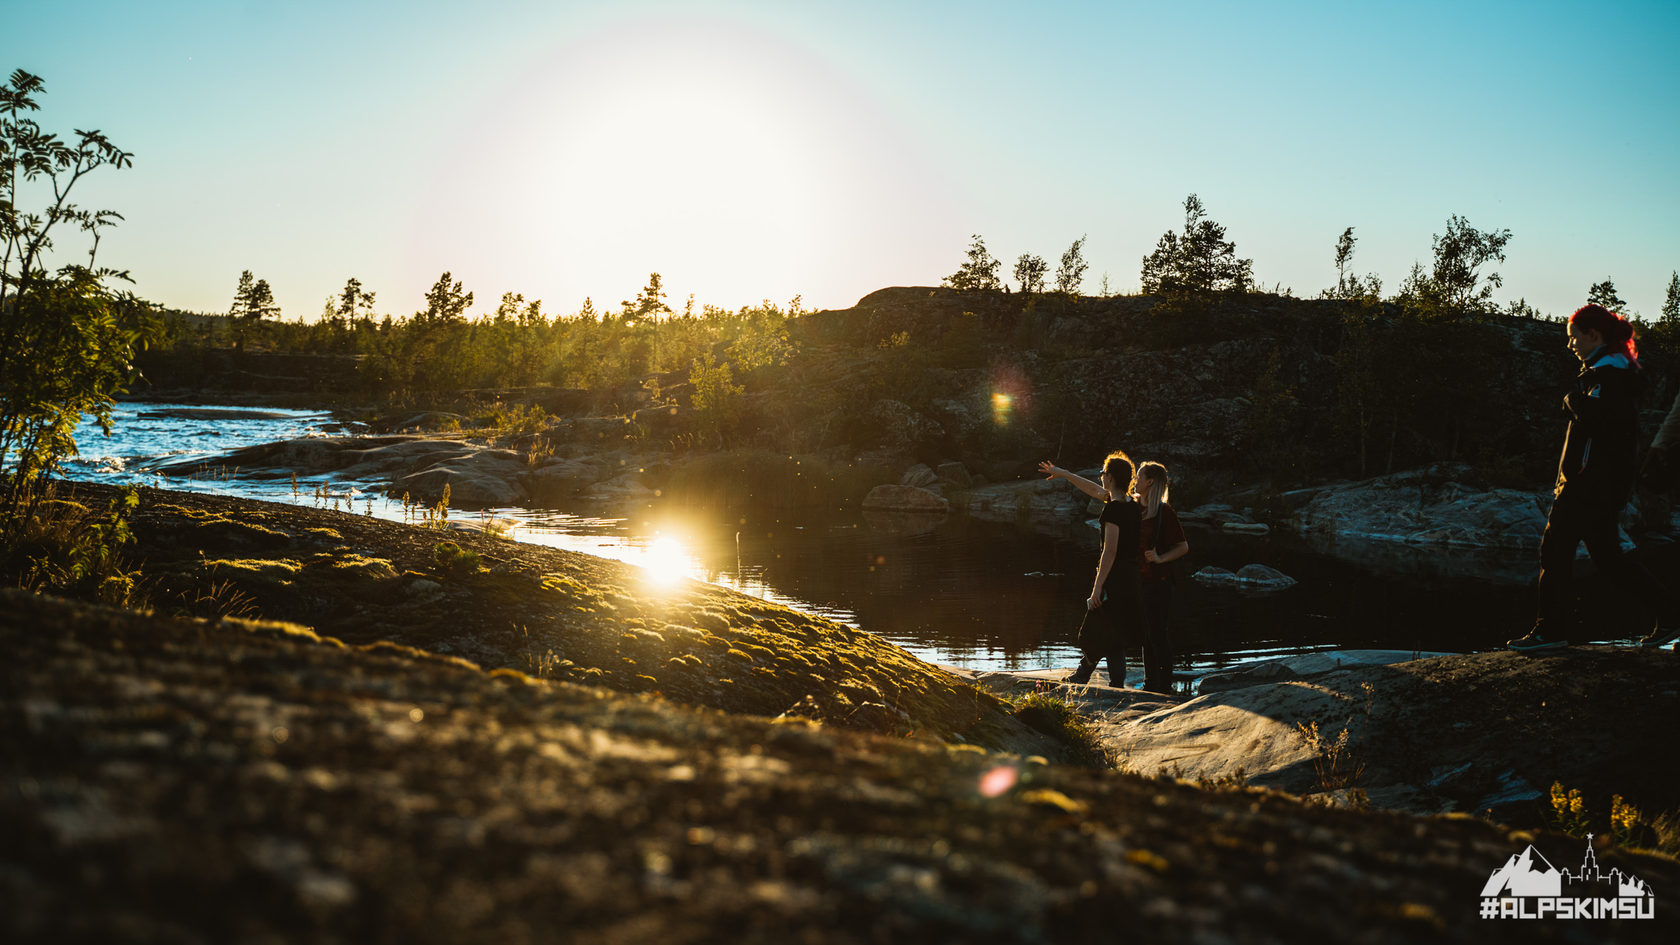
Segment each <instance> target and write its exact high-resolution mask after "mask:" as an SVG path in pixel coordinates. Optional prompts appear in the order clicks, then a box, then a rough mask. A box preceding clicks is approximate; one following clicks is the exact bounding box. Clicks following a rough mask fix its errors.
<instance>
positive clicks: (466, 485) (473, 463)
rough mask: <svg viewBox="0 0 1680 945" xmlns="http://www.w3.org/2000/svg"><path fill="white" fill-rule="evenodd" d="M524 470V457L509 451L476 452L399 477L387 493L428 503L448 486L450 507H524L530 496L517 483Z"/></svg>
mask: <svg viewBox="0 0 1680 945" xmlns="http://www.w3.org/2000/svg"><path fill="white" fill-rule="evenodd" d="M527 468H528V467H527V464H526V462H525V459H524V457H522V456H520V455H519V454H517V453H514V452H512V451H511V450H479V451H478V452H475V453H471V454H468V455H466V456H462V457H458V458H455V459H451V460H447V461H445V462H442V463H438V464H436V465H434V466H429V467H427V468H426V469H423V470H421V471H420V472H416V473H410V474H408V475H406V476H402V477H399V478H398V479H396V480H395V481H393V482H392V483H391V486H390V489H389V490H387V491H388V493H389V494H390V495H393V496H400V495H403V494H404V493H407V494H408V495H409V496H410V497H411V498H413V499H416V500H419V501H420V502H422V503H424V504H430V503H433V502H436V501H438V500H439V499H441V498H442V497H443V489H444V486H448V487H449V502H450V505H452V506H456V505H458V506H462V507H468V508H475V507H476V508H489V507H502V506H511V505H524V504H526V503H527V502H528V501H529V500H530V493H529V492H527V491H526V489H525V486H524V485H523V484H522V483H521V481H520V480H521V477H522V476H523V475H524V474H525V472H526V471H527Z"/></svg>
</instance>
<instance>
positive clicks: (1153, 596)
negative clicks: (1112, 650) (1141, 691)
mask: <svg viewBox="0 0 1680 945" xmlns="http://www.w3.org/2000/svg"><path fill="white" fill-rule="evenodd" d="M1142 596H1143V688H1145V689H1148V690H1149V691H1150V692H1172V678H1173V677H1172V667H1173V647H1172V635H1171V634H1170V633H1169V632H1168V630H1167V614H1168V613H1169V611H1170V610H1171V609H1172V582H1171V581H1144V582H1143V595H1142Z"/></svg>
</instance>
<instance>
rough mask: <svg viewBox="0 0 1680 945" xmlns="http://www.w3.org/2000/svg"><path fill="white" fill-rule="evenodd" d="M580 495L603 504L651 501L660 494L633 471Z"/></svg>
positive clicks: (587, 487) (584, 491)
mask: <svg viewBox="0 0 1680 945" xmlns="http://www.w3.org/2000/svg"><path fill="white" fill-rule="evenodd" d="M578 495H579V497H580V498H584V499H594V500H596V501H602V502H626V501H629V502H639V501H643V500H646V499H651V498H653V497H654V496H656V495H658V493H657V492H656V491H655V490H654V489H653V488H652V487H650V486H648V485H647V484H646V483H644V482H642V474H641V473H640V472H636V471H634V470H632V471H630V472H625V473H620V474H619V475H617V476H614V477H613V478H611V479H605V480H602V481H601V482H597V483H595V484H594V485H590V486H586V487H584V489H583V490H582V491H581V492H579V493H578Z"/></svg>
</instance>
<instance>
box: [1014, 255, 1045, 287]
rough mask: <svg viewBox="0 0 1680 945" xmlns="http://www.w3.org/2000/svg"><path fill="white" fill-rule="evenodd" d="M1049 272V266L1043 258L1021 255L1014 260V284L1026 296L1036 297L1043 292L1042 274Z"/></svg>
mask: <svg viewBox="0 0 1680 945" xmlns="http://www.w3.org/2000/svg"><path fill="white" fill-rule="evenodd" d="M1047 271H1049V264H1048V263H1046V262H1045V261H1044V257H1043V256H1034V255H1032V254H1031V253H1022V254H1021V256H1020V258H1018V259H1016V260H1015V282H1016V283H1017V284H1019V285H1020V287H1021V292H1022V293H1024V294H1026V295H1029V296H1031V295H1037V294H1038V293H1040V292H1043V291H1044V274H1045V273H1046V272H1047Z"/></svg>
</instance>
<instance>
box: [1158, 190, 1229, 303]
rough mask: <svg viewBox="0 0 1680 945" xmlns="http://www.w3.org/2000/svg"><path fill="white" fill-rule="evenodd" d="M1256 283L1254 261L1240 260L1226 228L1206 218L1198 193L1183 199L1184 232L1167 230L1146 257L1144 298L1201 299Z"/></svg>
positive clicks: (1205, 211)
mask: <svg viewBox="0 0 1680 945" xmlns="http://www.w3.org/2000/svg"><path fill="white" fill-rule="evenodd" d="M1253 282H1254V260H1252V259H1239V258H1237V246H1236V244H1235V243H1233V242H1231V241H1229V240H1227V239H1226V238H1225V227H1224V226H1222V225H1221V224H1218V223H1215V222H1214V221H1212V220H1209V219H1207V210H1206V208H1204V207H1203V206H1202V201H1201V198H1199V197H1197V196H1196V195H1195V194H1191V195H1190V196H1188V197H1186V198H1184V232H1183V233H1182V234H1177V233H1174V232H1172V231H1171V230H1168V231H1167V232H1166V233H1163V234H1162V235H1161V239H1160V241H1159V242H1157V243H1156V244H1155V251H1154V252H1152V253H1150V254H1149V255H1148V256H1145V257H1143V292H1144V294H1145V295H1164V296H1169V297H1171V296H1200V295H1207V294H1210V293H1213V292H1246V291H1248V289H1249V288H1250V286H1251V285H1252V284H1253Z"/></svg>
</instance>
